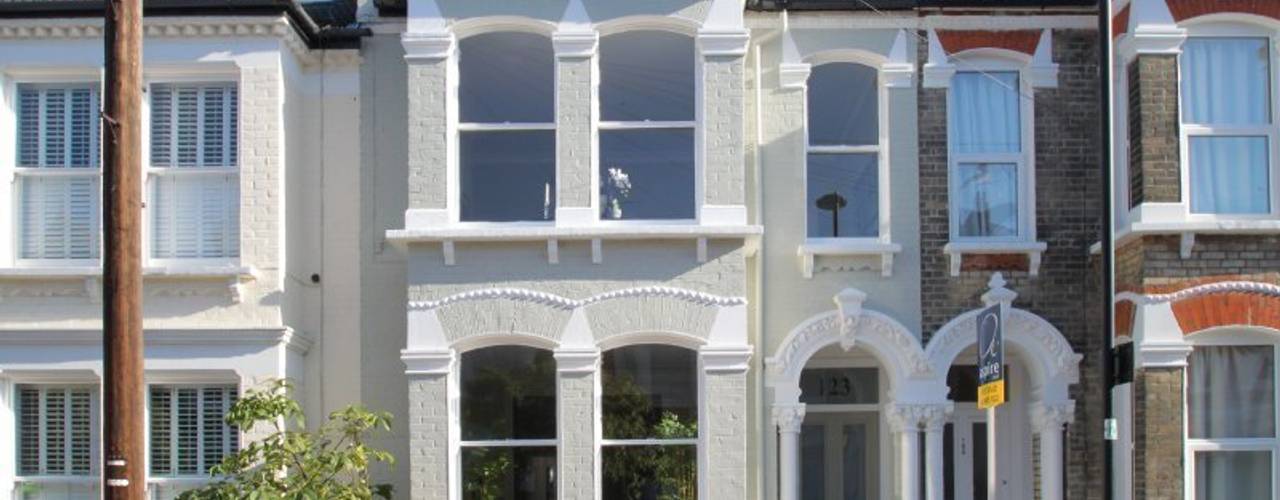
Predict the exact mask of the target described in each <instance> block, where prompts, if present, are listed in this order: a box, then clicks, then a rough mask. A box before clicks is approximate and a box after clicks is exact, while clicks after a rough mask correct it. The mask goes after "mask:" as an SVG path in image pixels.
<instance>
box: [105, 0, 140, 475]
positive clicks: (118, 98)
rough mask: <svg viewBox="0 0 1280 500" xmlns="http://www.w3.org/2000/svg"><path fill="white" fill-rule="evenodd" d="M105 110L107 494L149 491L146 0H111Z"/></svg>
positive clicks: (108, 8) (107, 25)
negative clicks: (144, 285)
mask: <svg viewBox="0 0 1280 500" xmlns="http://www.w3.org/2000/svg"><path fill="white" fill-rule="evenodd" d="M103 35H104V38H105V43H104V45H105V46H106V59H105V63H106V86H105V87H106V99H103V109H102V128H101V130H102V131H103V140H102V157H103V166H104V168H103V170H102V209H103V210H102V218H103V226H104V235H103V241H104V243H105V245H104V246H105V251H104V255H103V260H102V264H103V266H102V267H103V269H102V331H103V335H102V358H103V365H104V366H103V405H102V408H103V412H102V413H103V417H104V420H105V423H104V425H103V431H102V434H103V442H104V443H105V446H104V447H103V458H104V459H105V461H106V463H105V464H104V466H103V467H102V469H101V470H102V471H103V498H105V499H106V500H141V499H142V498H143V495H144V493H145V491H146V486H147V485H146V471H145V470H144V467H145V463H146V462H145V461H144V458H143V449H145V447H146V443H145V442H144V437H143V436H144V434H143V432H144V429H143V415H144V406H143V404H144V400H143V397H144V394H143V393H144V391H145V388H146V385H145V383H144V382H143V377H142V361H143V353H142V163H141V155H140V154H139V153H140V151H141V149H142V0H106V24H105V25H104V29H103Z"/></svg>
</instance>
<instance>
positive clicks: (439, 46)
mask: <svg viewBox="0 0 1280 500" xmlns="http://www.w3.org/2000/svg"><path fill="white" fill-rule="evenodd" d="M400 45H402V46H404V58H405V60H407V61H415V60H421V61H432V60H440V59H448V58H449V57H450V56H452V55H453V51H454V47H456V46H457V38H456V37H454V36H453V33H450V32H447V31H446V32H440V33H412V32H408V33H405V34H403V35H400Z"/></svg>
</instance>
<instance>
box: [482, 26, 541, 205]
mask: <svg viewBox="0 0 1280 500" xmlns="http://www.w3.org/2000/svg"><path fill="white" fill-rule="evenodd" d="M458 52H459V58H458V73H459V80H460V86H459V89H458V101H459V113H460V119H459V124H458V131H459V137H458V142H459V161H460V168H461V175H460V179H459V184H460V190H461V193H460V198H461V201H460V204H461V214H460V217H461V220H462V221H463V222H512V221H550V220H553V219H555V208H556V205H555V193H556V132H555V121H556V119H555V109H554V108H555V96H554V88H555V51H554V50H553V48H552V46H551V40H550V39H549V38H547V37H546V36H542V35H535V34H530V33H522V32H493V33H484V34H480V35H475V36H471V37H467V38H464V39H462V40H461V41H459V42H458Z"/></svg>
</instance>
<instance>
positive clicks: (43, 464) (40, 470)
mask: <svg viewBox="0 0 1280 500" xmlns="http://www.w3.org/2000/svg"><path fill="white" fill-rule="evenodd" d="M47 391H48V389H46V388H43V387H41V388H39V389H37V390H36V404H37V405H38V406H37V408H36V418H37V419H38V420H39V422H38V424H39V427H40V439H39V440H38V442H39V446H38V448H39V450H40V452H39V461H38V463H36V473H37V474H40V475H44V474H47V473H48V472H49V466H48V462H49V416H48V414H47V412H46V411H45V404H46V403H45V399H46V397H47V396H48V392H47Z"/></svg>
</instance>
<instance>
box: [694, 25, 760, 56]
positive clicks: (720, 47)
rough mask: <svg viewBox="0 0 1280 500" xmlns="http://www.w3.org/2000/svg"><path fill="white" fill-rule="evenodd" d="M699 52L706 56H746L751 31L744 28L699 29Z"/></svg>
mask: <svg viewBox="0 0 1280 500" xmlns="http://www.w3.org/2000/svg"><path fill="white" fill-rule="evenodd" d="M697 41H698V53H699V55H701V56H703V57H706V56H738V57H741V56H745V55H747V44H748V43H749V42H750V41H751V32H750V31H747V30H745V29H743V30H701V31H698V38H697Z"/></svg>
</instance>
